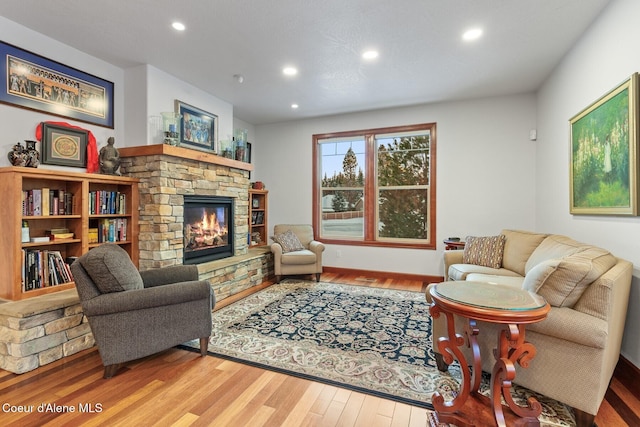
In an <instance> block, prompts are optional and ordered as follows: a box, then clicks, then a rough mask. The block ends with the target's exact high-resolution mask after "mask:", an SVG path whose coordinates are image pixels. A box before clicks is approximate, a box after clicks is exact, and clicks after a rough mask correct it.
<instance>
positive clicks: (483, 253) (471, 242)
mask: <svg viewBox="0 0 640 427" xmlns="http://www.w3.org/2000/svg"><path fill="white" fill-rule="evenodd" d="M505 240H506V237H505V235H504V234H500V235H499V236H486V237H475V236H467V238H466V239H465V242H466V244H465V246H464V253H463V254H462V262H463V263H464V264H475V265H481V266H484V267H491V268H500V267H502V255H503V253H504V242H505Z"/></svg>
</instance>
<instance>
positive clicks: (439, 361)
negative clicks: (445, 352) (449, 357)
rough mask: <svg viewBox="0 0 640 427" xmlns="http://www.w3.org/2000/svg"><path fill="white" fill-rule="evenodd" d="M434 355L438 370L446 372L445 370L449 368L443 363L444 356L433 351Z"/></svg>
mask: <svg viewBox="0 0 640 427" xmlns="http://www.w3.org/2000/svg"><path fill="white" fill-rule="evenodd" d="M434 355H435V357H436V366H437V367H438V371H440V372H447V370H448V369H449V365H447V364H446V363H445V361H444V357H442V354H440V353H434Z"/></svg>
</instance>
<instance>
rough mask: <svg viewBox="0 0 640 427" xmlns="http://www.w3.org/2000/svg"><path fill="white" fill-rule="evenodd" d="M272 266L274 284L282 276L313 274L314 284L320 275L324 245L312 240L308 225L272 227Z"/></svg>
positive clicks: (311, 231)
mask: <svg viewBox="0 0 640 427" xmlns="http://www.w3.org/2000/svg"><path fill="white" fill-rule="evenodd" d="M273 234H274V235H273V237H272V238H273V240H274V243H272V244H271V252H273V264H274V269H275V274H276V282H277V283H279V282H280V279H281V278H282V276H286V275H297V274H315V276H316V282H318V281H320V274H322V252H323V251H324V245H323V244H322V243H320V242H318V241H316V240H314V239H313V228H312V227H311V225H308V224H279V225H276V226H275V227H273Z"/></svg>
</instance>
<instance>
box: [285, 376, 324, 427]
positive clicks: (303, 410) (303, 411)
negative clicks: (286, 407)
mask: <svg viewBox="0 0 640 427" xmlns="http://www.w3.org/2000/svg"><path fill="white" fill-rule="evenodd" d="M309 383H310V384H309V387H308V388H307V389H306V390H305V392H304V394H303V395H302V397H301V398H300V400H298V402H297V404H296V405H295V406H294V407H293V408H292V409H291V411H289V415H288V416H287V418H285V420H284V421H283V422H282V424H281V425H282V427H298V426H300V425H302V424H303V422H302V421H303V420H304V419H305V417H306V416H307V414H308V413H309V411H310V410H311V407H312V406H313V404H314V403H315V401H316V399H317V398H318V396H319V395H320V393H321V392H322V384H320V383H316V382H309Z"/></svg>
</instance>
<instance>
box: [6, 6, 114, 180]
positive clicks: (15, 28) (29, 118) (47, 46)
mask: <svg viewBox="0 0 640 427" xmlns="http://www.w3.org/2000/svg"><path fill="white" fill-rule="evenodd" d="M0 40H2V41H4V42H6V43H10V44H13V45H15V46H17V47H19V48H21V49H25V50H28V51H31V52H33V53H36V54H38V55H41V56H44V57H46V58H48V59H51V60H54V61H57V62H60V63H62V64H64V65H67V66H69V67H73V68H77V69H79V70H81V71H84V72H86V73H89V74H93V75H95V76H98V77H100V78H102V79H105V80H108V81H111V82H113V83H114V112H115V115H114V123H115V128H114V129H109V128H105V127H100V126H95V125H90V124H87V123H82V122H78V121H75V120H71V119H67V118H63V117H57V116H53V115H51V114H47V113H40V112H34V111H31V110H25V109H21V108H16V107H13V106H10V105H5V104H0V117H1V118H2V138H0V167H1V166H10V165H11V164H10V163H9V160H8V159H7V156H6V153H8V152H9V151H10V150H11V147H13V146H14V145H15V144H16V143H17V142H22V141H24V140H25V139H32V140H33V139H35V129H36V126H37V125H38V124H39V123H40V122H43V121H62V122H67V123H69V124H71V125H75V126H80V127H82V128H84V129H87V130H90V131H91V132H92V133H93V135H94V136H95V137H96V140H97V144H98V149H100V148H101V147H102V146H104V145H106V143H107V138H109V137H111V136H113V137H115V139H116V146H119V145H122V142H123V141H124V126H123V123H124V117H125V113H124V103H123V97H124V84H123V83H124V73H123V70H122V69H121V68H118V67H115V66H113V65H111V64H108V63H106V62H104V61H101V60H99V59H96V58H94V57H92V56H89V55H87V54H85V53H83V52H80V51H79V50H76V49H73V48H71V47H69V46H67V45H64V44H62V43H60V42H57V41H56V40H53V39H51V38H49V37H46V36H44V35H42V34H40V33H37V32H35V31H32V30H30V29H28V28H26V27H23V26H21V25H18V24H16V23H14V22H12V21H9V20H7V19H6V18H4V17H2V16H0ZM23 145H24V144H23ZM37 148H38V150H39V149H40V144H38V145H37ZM46 167H47V168H50V169H66V170H71V171H75V172H83V171H84V170H82V169H78V168H67V167H59V166H49V165H47V166H46Z"/></svg>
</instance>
